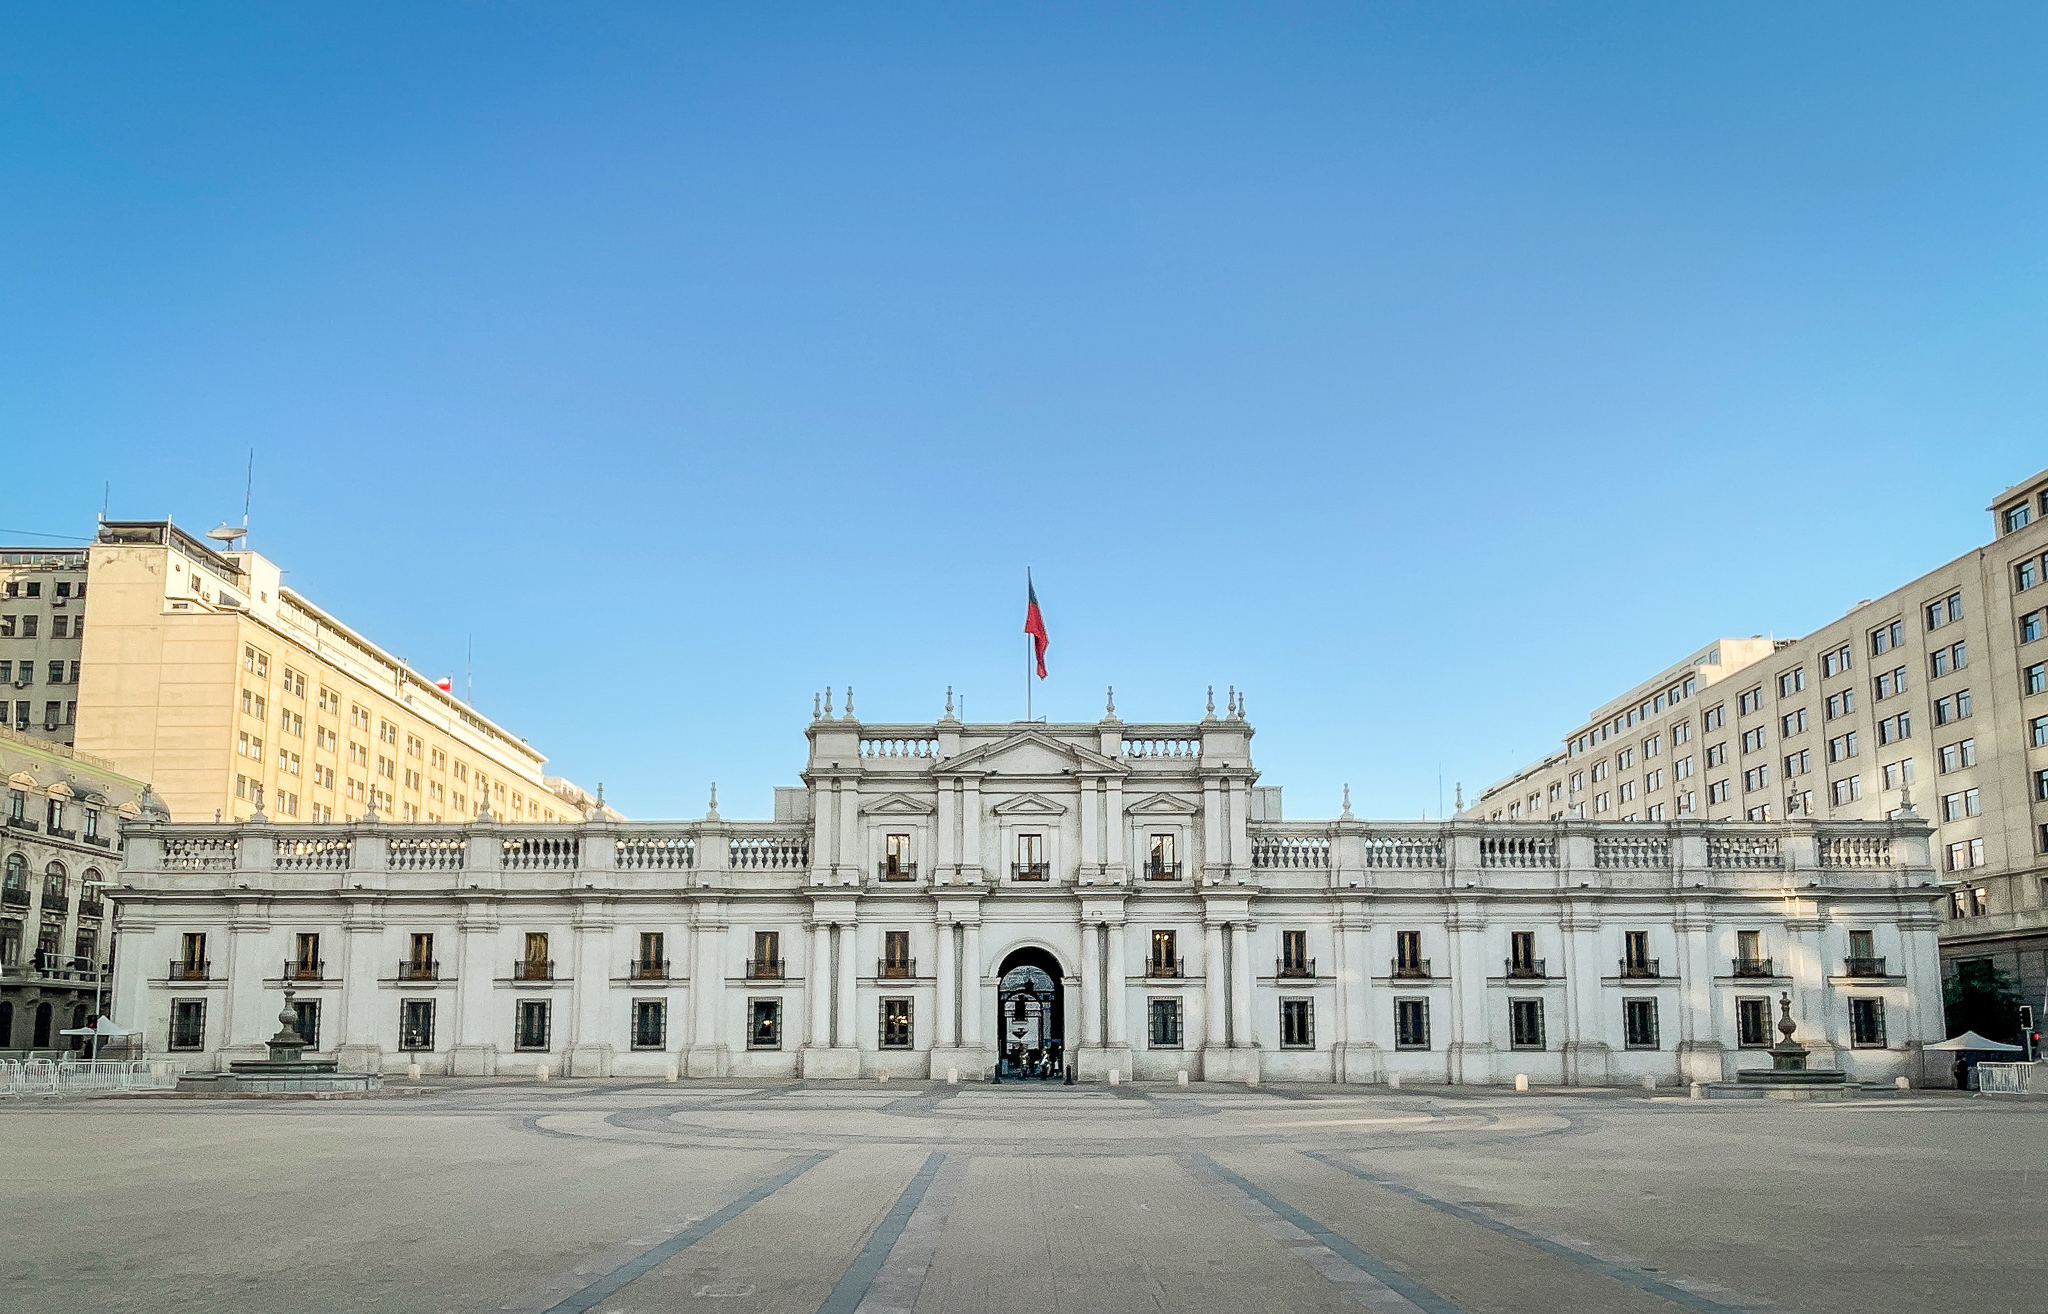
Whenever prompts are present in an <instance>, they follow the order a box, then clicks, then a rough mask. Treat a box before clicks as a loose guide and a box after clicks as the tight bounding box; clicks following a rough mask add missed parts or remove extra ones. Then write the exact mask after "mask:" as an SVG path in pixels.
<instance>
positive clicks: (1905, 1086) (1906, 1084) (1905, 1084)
mask: <svg viewBox="0 0 2048 1314" xmlns="http://www.w3.org/2000/svg"><path fill="white" fill-rule="evenodd" d="M1892 1085H1894V1086H1896V1087H1898V1088H1899V1089H1900V1090H1911V1089H1913V1081H1912V1079H1911V1078H1910V1077H1893V1078H1892Z"/></svg>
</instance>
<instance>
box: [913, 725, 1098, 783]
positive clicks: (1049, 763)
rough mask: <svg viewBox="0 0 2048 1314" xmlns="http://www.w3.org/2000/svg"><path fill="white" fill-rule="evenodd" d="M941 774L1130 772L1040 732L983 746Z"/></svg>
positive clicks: (1021, 733) (955, 759) (944, 766)
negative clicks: (979, 772)
mask: <svg viewBox="0 0 2048 1314" xmlns="http://www.w3.org/2000/svg"><path fill="white" fill-rule="evenodd" d="M939 770H940V772H941V773H946V772H954V771H985V772H988V773H990V774H992V775H1011V776H1057V775H1060V774H1062V773H1064V774H1067V775H1073V774H1075V773H1077V772H1080V773H1085V774H1087V775H1096V774H1104V773H1106V774H1111V775H1119V776H1120V775H1124V774H1126V768H1125V767H1124V765H1123V763H1121V762H1119V761H1117V760H1116V759H1115V758H1110V757H1104V756H1103V755H1102V754H1100V753H1098V752H1096V751H1095V750H1094V749H1092V748H1084V747H1082V746H1081V745H1079V744H1070V743H1066V742H1065V741H1063V740H1059V739H1055V738H1053V737H1052V736H1051V735H1048V734H1045V733H1043V732H1042V731H1038V730H1023V731H1019V732H1018V733H1016V734H1014V735H1011V736H1009V737H1008V738H1007V739H1000V740H997V741H996V742H995V743H993V744H983V745H982V746H981V747H980V748H976V749H971V750H969V751H968V752H965V753H962V754H960V755H959V756H958V757H953V758H949V759H947V760H946V761H945V762H944V763H943V764H942V765H941V766H940V768H939Z"/></svg>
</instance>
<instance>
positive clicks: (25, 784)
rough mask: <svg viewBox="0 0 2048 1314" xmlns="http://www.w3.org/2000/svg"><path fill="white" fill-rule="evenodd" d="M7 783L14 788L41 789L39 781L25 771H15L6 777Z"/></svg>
mask: <svg viewBox="0 0 2048 1314" xmlns="http://www.w3.org/2000/svg"><path fill="white" fill-rule="evenodd" d="M7 783H8V785H9V786H11V787H13V788H15V789H41V788H42V787H43V785H42V782H41V781H39V780H37V779H36V778H35V777H34V776H32V775H30V774H29V773H28V772H26V771H17V772H15V773H14V774H13V775H11V776H9V777H7Z"/></svg>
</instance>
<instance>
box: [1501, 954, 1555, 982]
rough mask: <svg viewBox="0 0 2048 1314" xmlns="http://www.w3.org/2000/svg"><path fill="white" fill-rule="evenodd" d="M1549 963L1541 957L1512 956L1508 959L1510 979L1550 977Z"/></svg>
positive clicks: (1524, 979) (1539, 979)
mask: <svg viewBox="0 0 2048 1314" xmlns="http://www.w3.org/2000/svg"><path fill="white" fill-rule="evenodd" d="M1547 967H1548V963H1547V962H1546V961H1545V960H1544V959H1541V958H1510V959H1508V960H1507V972H1508V979H1509V980H1510V981H1541V980H1544V979H1546V978H1548V977H1549V975H1550V973H1549V971H1547V970H1546V969H1547Z"/></svg>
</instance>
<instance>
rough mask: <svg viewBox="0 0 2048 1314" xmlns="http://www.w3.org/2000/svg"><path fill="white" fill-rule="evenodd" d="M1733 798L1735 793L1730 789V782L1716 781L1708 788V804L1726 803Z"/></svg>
mask: <svg viewBox="0 0 2048 1314" xmlns="http://www.w3.org/2000/svg"><path fill="white" fill-rule="evenodd" d="M1733 796H1734V791H1733V790H1732V789H1731V788H1730V782H1729V781H1726V780H1716V781H1714V782H1713V783H1712V784H1710V785H1708V786H1707V802H1709V803H1726V802H1727V801H1728V800H1729V799H1730V798H1732V797H1733Z"/></svg>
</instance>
